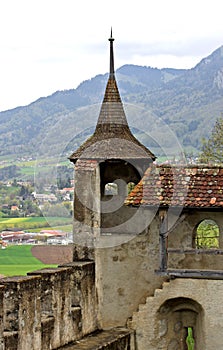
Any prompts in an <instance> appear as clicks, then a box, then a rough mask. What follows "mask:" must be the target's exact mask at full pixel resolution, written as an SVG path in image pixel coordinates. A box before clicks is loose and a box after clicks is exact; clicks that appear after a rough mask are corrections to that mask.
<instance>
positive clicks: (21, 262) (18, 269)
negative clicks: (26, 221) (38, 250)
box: [0, 245, 56, 276]
mask: <svg viewBox="0 0 223 350" xmlns="http://www.w3.org/2000/svg"><path fill="white" fill-rule="evenodd" d="M31 248H32V246H31V245H12V246H8V247H7V248H6V249H0V275H4V276H21V275H23V276H24V275H26V274H27V272H32V271H34V270H39V269H42V268H44V267H55V266H56V265H44V264H43V263H42V262H41V261H40V260H38V259H36V258H35V257H34V256H33V255H32V253H31Z"/></svg>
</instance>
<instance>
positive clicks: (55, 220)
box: [0, 217, 72, 231]
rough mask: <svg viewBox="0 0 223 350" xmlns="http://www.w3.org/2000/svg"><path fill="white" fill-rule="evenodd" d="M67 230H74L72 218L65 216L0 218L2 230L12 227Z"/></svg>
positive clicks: (25, 229)
mask: <svg viewBox="0 0 223 350" xmlns="http://www.w3.org/2000/svg"><path fill="white" fill-rule="evenodd" d="M59 227H61V230H64V228H66V231H72V219H71V218H63V217H24V218H0V231H3V230H6V229H12V228H19V229H21V230H24V231H27V230H33V229H35V230H36V231H38V229H43V228H53V229H55V228H57V229H59Z"/></svg>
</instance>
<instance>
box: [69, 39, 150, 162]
mask: <svg viewBox="0 0 223 350" xmlns="http://www.w3.org/2000/svg"><path fill="white" fill-rule="evenodd" d="M109 41H110V74H109V78H108V82H107V86H106V90H105V94H104V99H103V102H102V105H101V110H100V114H99V117H98V121H97V125H96V128H95V132H94V134H93V135H92V136H91V137H90V138H88V139H87V140H86V141H85V142H84V143H83V144H82V145H81V146H80V147H79V148H78V149H77V150H76V151H75V152H74V153H73V154H72V155H71V156H70V157H69V159H70V160H71V161H72V162H74V163H75V162H76V161H77V159H79V158H83V159H99V160H102V159H103V160H104V159H125V160H128V159H147V160H150V162H151V161H153V160H155V158H156V157H155V156H154V154H153V153H151V152H150V151H149V150H148V149H147V148H146V147H145V146H144V145H142V144H141V143H140V142H139V141H138V140H137V139H136V138H135V137H134V136H133V134H132V133H131V130H130V129H129V126H128V122H127V119H126V115H125V111H124V108H123V104H122V100H121V97H120V94H119V90H118V86H117V83H116V79H115V73H114V56H113V41H114V39H113V38H112V34H111V37H110V39H109Z"/></svg>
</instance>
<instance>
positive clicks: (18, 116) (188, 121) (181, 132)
mask: <svg viewBox="0 0 223 350" xmlns="http://www.w3.org/2000/svg"><path fill="white" fill-rule="evenodd" d="M107 78H108V74H107V73H106V74H98V75H96V76H95V77H93V78H91V79H88V80H85V81H83V82H81V83H80V84H79V85H78V87H77V88H76V89H70V90H62V91H56V92H55V93H53V94H52V95H50V96H47V97H40V98H39V99H37V100H36V101H34V102H32V103H31V104H29V105H27V106H19V107H16V108H13V109H11V110H7V111H3V112H0V149H1V153H0V154H1V155H5V156H7V155H10V154H13V155H15V156H22V155H25V154H30V155H33V157H36V156H39V155H41V154H42V155H44V154H45V153H47V154H48V155H50V154H51V151H52V156H54V155H55V154H56V153H55V152H58V151H59V152H62V153H63V154H64V153H66V154H69V152H73V151H74V150H75V148H76V147H78V145H79V144H80V142H83V137H87V136H88V132H87V131H86V130H88V129H89V133H90V132H92V130H93V128H94V126H95V124H96V121H97V118H98V111H99V109H100V104H101V102H102V98H103V95H104V91H105V86H106V83H107ZM116 79H117V83H118V86H119V91H120V95H121V98H122V100H123V103H124V105H129V106H130V105H131V106H138V108H139V109H138V112H137V113H136V114H135V115H133V114H132V113H130V116H128V113H126V114H127V119H128V121H129V123H130V126H131V124H132V126H133V127H137V125H139V129H140V130H141V131H144V132H145V133H147V134H148V133H149V134H150V136H151V135H152V138H153V135H155V136H154V139H155V140H156V142H159V137H161V138H163V136H162V135H163V134H162V132H163V133H164V134H165V130H164V129H165V128H163V130H162V128H161V127H160V126H159V125H160V123H163V124H165V127H166V129H168V128H169V129H170V130H171V132H172V133H173V134H174V135H175V137H176V138H177V139H178V142H179V143H180V144H181V146H182V149H187V150H192V151H195V152H196V151H199V148H200V146H201V138H202V137H208V135H209V133H210V130H211V129H212V127H213V125H214V122H215V120H216V119H217V117H219V116H220V114H221V113H222V111H223V46H220V47H219V48H218V49H217V50H215V51H214V52H213V53H211V54H210V55H209V56H207V57H205V58H203V59H202V60H201V61H200V62H199V63H198V64H197V65H196V66H195V67H193V68H191V69H174V68H162V69H158V68H152V67H150V66H137V65H131V64H128V65H124V66H122V67H120V68H118V69H117V70H116ZM87 109H88V111H87ZM127 109H128V108H127ZM141 111H142V113H141ZM140 114H142V115H140ZM158 120H159V122H158ZM156 124H157V125H156ZM56 126H57V127H58V128H56ZM72 127H73V132H72ZM161 131H162V132H161ZM58 133H59V134H58ZM74 134H75V135H74ZM79 134H81V135H82V136H81V137H79V136H78V135H79ZM140 134H142V133H140V132H139V135H140ZM58 135H60V138H61V145H60V147H59V148H58V146H59V145H58ZM83 135H84V136H83ZM137 137H138V136H137ZM142 137H143V141H144V143H146V144H145V145H146V146H147V147H149V148H150V147H154V142H152V141H151V137H150V138H149V139H150V140H148V138H146V137H144V136H142ZM43 139H44V140H45V141H44V142H43ZM46 140H47V141H46ZM167 141H168V140H167ZM72 142H73V144H72ZM167 143H168V142H167ZM151 145H152V146H151ZM62 148H63V149H62ZM56 149H57V151H56ZM151 151H152V152H154V150H153V149H151ZM155 151H156V152H157V151H158V152H159V150H158V148H157V147H155ZM156 152H154V153H156Z"/></svg>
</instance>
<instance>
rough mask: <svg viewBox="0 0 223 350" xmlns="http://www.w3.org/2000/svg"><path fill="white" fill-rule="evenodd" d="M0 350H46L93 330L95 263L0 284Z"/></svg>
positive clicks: (75, 263) (34, 274)
mask: <svg viewBox="0 0 223 350" xmlns="http://www.w3.org/2000/svg"><path fill="white" fill-rule="evenodd" d="M0 284H1V286H0V350H6V349H7V350H15V349H18V350H49V349H57V348H59V347H61V346H64V345H65V344H68V343H70V342H73V341H76V340H78V339H81V338H82V337H84V336H85V335H88V334H90V333H91V332H94V331H95V330H97V307H96V292H95V268H94V262H84V261H82V262H73V263H69V264H67V266H65V265H63V266H60V267H58V268H53V269H52V268H51V269H48V268H47V269H42V270H38V271H34V272H32V273H29V274H28V275H27V276H15V277H8V278H3V279H1V280H0Z"/></svg>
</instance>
